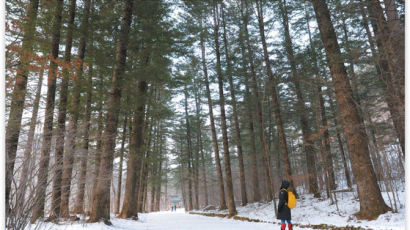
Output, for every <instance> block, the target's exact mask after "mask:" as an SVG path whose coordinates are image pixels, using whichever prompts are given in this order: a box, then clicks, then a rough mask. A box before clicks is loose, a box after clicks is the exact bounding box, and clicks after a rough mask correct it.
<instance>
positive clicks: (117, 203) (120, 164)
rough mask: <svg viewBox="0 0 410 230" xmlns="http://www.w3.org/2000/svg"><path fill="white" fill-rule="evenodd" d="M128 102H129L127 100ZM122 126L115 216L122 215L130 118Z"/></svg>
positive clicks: (125, 119)
mask: <svg viewBox="0 0 410 230" xmlns="http://www.w3.org/2000/svg"><path fill="white" fill-rule="evenodd" d="M127 102H128V100H127ZM123 122H124V123H123V125H122V138H121V148H120V163H119V168H118V181H117V191H118V192H117V197H116V200H115V211H114V214H118V213H120V205H121V182H122V165H123V161H124V146H125V139H126V136H127V122H128V116H127V114H126V115H125V117H124V121H123Z"/></svg>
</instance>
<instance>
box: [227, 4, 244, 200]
mask: <svg viewBox="0 0 410 230" xmlns="http://www.w3.org/2000/svg"><path fill="white" fill-rule="evenodd" d="M222 6H223V5H222ZM221 10H222V24H223V29H224V32H223V41H224V47H225V60H226V63H227V71H226V72H227V74H226V75H227V76H228V79H229V89H230V93H231V100H232V102H231V104H232V113H233V119H234V122H235V124H234V126H235V137H236V148H237V151H238V160H239V175H240V176H239V178H240V184H241V198H242V206H245V205H246V204H247V203H248V197H247V195H246V183H245V166H244V164H243V152H242V139H241V131H240V129H239V119H238V111H237V110H238V109H237V106H236V96H235V87H234V84H233V79H232V63H231V58H230V56H229V55H230V52H229V44H228V39H227V36H226V24H225V12H224V9H223V8H222V9H221Z"/></svg>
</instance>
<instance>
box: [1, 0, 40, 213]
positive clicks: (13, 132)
mask: <svg viewBox="0 0 410 230" xmlns="http://www.w3.org/2000/svg"><path fill="white" fill-rule="evenodd" d="M38 4H39V0H30V2H29V3H28V5H27V14H26V18H25V19H24V24H23V32H24V34H23V39H22V45H21V54H20V56H19V66H18V68H17V74H16V81H15V83H14V88H13V94H12V99H11V103H10V113H9V117H8V120H7V127H6V215H7V213H8V212H9V197H10V191H11V182H12V180H13V173H14V162H15V160H16V152H17V145H18V142H19V136H20V128H21V118H22V116H23V109H24V101H25V99H26V92H27V77H28V74H29V72H30V70H29V65H30V62H31V60H32V57H33V54H34V53H33V48H34V38H35V36H36V33H35V32H36V29H35V27H36V23H37V14H38ZM36 119H37V118H36ZM30 152H31V150H30Z"/></svg>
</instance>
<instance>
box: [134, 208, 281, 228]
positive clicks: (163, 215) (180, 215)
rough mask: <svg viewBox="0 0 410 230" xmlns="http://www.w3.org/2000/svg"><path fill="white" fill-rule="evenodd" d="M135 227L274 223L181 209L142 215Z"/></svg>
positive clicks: (263, 225)
mask: <svg viewBox="0 0 410 230" xmlns="http://www.w3.org/2000/svg"><path fill="white" fill-rule="evenodd" d="M138 225H139V226H138ZM135 227H137V228H136V229H144V230H145V229H149V230H165V229H167V230H188V229H189V230H228V229H235V230H249V229H255V230H259V229H261V230H262V229H263V230H265V229H270V228H273V226H272V224H266V223H251V222H243V221H238V220H231V219H226V218H217V217H206V216H200V215H190V214H186V213H184V212H180V211H179V212H157V213H150V214H145V215H141V218H140V222H139V223H138V224H137V225H135ZM138 227H141V228H138Z"/></svg>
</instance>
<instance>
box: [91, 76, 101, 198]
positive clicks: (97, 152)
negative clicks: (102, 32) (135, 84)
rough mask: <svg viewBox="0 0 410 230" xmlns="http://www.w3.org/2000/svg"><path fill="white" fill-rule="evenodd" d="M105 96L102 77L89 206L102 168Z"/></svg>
mask: <svg viewBox="0 0 410 230" xmlns="http://www.w3.org/2000/svg"><path fill="white" fill-rule="evenodd" d="M103 95H104V77H103V75H101V79H100V84H99V92H98V95H97V97H98V98H99V101H98V106H97V110H98V117H97V135H96V138H95V139H97V145H96V149H95V155H94V170H93V183H92V191H91V197H90V199H89V204H91V203H92V201H93V197H94V194H95V190H96V188H97V183H98V169H99V168H100V162H101V152H102V147H101V146H102V132H103V129H104V124H103V100H104V99H103Z"/></svg>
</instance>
